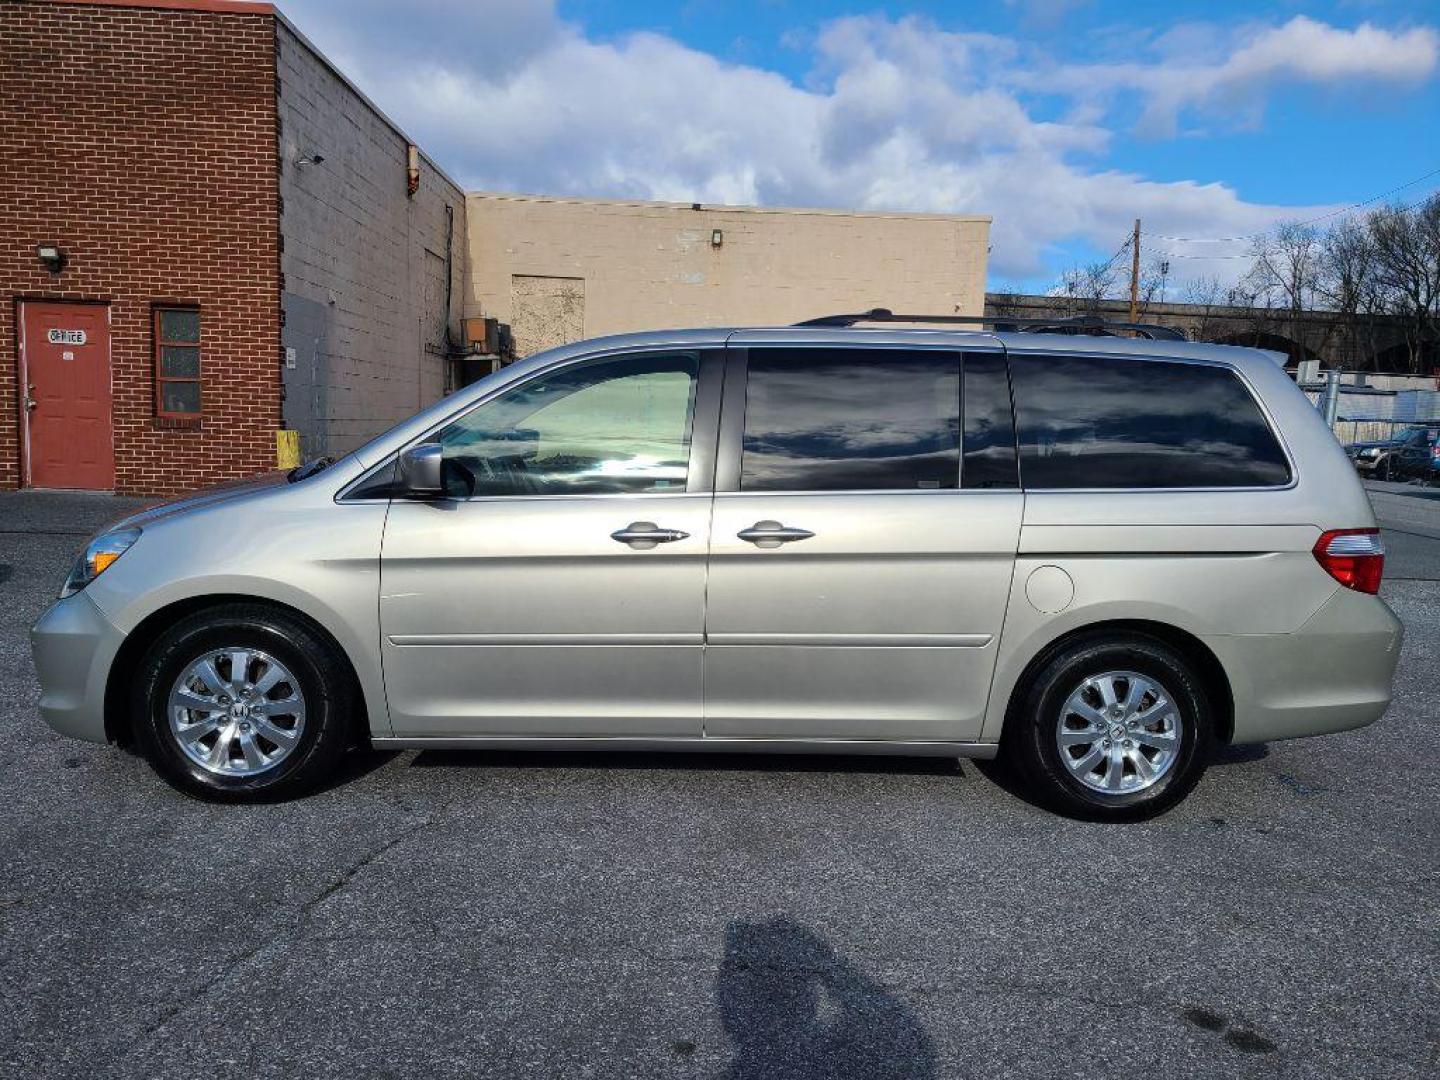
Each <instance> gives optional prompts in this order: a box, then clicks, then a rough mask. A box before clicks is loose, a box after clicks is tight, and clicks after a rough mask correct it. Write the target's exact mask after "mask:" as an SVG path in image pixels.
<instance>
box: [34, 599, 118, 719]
mask: <svg viewBox="0 0 1440 1080" xmlns="http://www.w3.org/2000/svg"><path fill="white" fill-rule="evenodd" d="M124 640H125V635H124V634H123V633H122V632H121V631H120V630H118V629H117V628H116V627H115V626H114V624H112V623H111V622H110V620H109V619H107V618H105V616H104V615H103V614H102V613H101V611H100V609H99V608H97V607H96V606H95V604H94V603H93V602H92V601H91V600H90V598H89V597H88V596H87V595H86V594H85V593H84V592H78V593H76V594H75V595H74V596H69V597H66V598H65V599H64V600H57V601H56V602H55V603H54V604H52V605H51V606H50V609H49V610H48V611H46V612H45V614H44V615H41V616H40V621H39V622H37V623H36V624H35V625H34V627H32V628H31V630H30V651H31V653H32V654H33V656H34V658H35V671H36V672H37V674H38V675H39V677H40V716H41V718H42V719H44V721H45V722H46V723H47V724H49V725H50V726H51V727H52V728H54V729H55V730H56V731H58V732H59V733H60V734H62V735H69V736H70V737H72V738H75V739H86V740H88V741H89V742H99V743H103V742H105V741H106V739H105V684H106V681H107V680H108V678H109V675H110V665H111V664H112V663H113V661H114V659H115V654H116V653H117V652H119V651H120V644H121V642H123V641H124Z"/></svg>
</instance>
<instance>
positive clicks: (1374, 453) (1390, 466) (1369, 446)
mask: <svg viewBox="0 0 1440 1080" xmlns="http://www.w3.org/2000/svg"><path fill="white" fill-rule="evenodd" d="M1430 430H1432V429H1430V428H1427V427H1424V426H1422V425H1416V424H1411V425H1410V426H1409V427H1404V428H1401V429H1399V430H1398V431H1394V432H1392V433H1391V434H1390V436H1389V438H1385V439H1374V440H1371V441H1369V442H1352V443H1346V444H1345V452H1346V453H1347V454H1349V455H1350V460H1351V461H1353V462H1354V463H1355V468H1356V470H1357V471H1358V472H1359V473H1360V475H1361V476H1365V477H1368V478H1370V479H1383V480H1389V479H1391V477H1392V476H1395V475H1398V472H1397V468H1396V467H1397V461H1396V457H1395V455H1396V454H1397V453H1398V452H1399V450H1400V449H1401V448H1402V447H1403V446H1405V444H1406V443H1408V442H1409V441H1410V440H1411V439H1412V438H1414V437H1416V436H1418V435H1420V434H1422V433H1424V432H1427V431H1430Z"/></svg>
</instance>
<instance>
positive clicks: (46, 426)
mask: <svg viewBox="0 0 1440 1080" xmlns="http://www.w3.org/2000/svg"><path fill="white" fill-rule="evenodd" d="M20 333H21V338H20V355H21V359H22V363H21V368H20V371H21V378H22V379H23V380H24V385H22V387H21V389H22V390H23V391H25V395H24V396H23V397H22V399H21V401H22V404H21V408H22V410H24V411H25V412H26V419H25V421H24V425H25V433H26V457H25V460H26V463H27V470H26V471H27V482H28V483H29V484H30V485H31V486H33V487H46V488H89V489H93V490H97V491H106V490H109V489H110V488H113V487H114V486H115V444H114V439H113V434H112V431H111V425H110V309H109V308H108V307H107V306H106V305H104V304H64V303H42V302H38V301H22V302H21V304H20Z"/></svg>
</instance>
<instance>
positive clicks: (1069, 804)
mask: <svg viewBox="0 0 1440 1080" xmlns="http://www.w3.org/2000/svg"><path fill="white" fill-rule="evenodd" d="M1019 694H1020V696H1019V698H1018V699H1017V702H1016V706H1015V708H1014V709H1013V710H1012V714H1011V716H1010V717H1009V718H1008V720H1007V722H1006V725H1005V735H1004V738H1003V740H1002V742H1003V747H1002V748H1003V751H1004V753H1005V755H1006V757H1007V758H1008V760H1009V761H1010V763H1011V764H1012V765H1013V766H1014V767H1015V769H1016V771H1017V772H1018V773H1019V775H1020V777H1021V778H1022V780H1023V781H1024V783H1025V786H1026V788H1027V790H1028V791H1029V792H1030V793H1031V794H1032V796H1033V797H1035V798H1036V799H1038V800H1039V801H1040V802H1042V803H1043V804H1045V805H1046V806H1048V807H1050V808H1051V809H1053V810H1055V811H1057V812H1058V813H1061V814H1064V815H1066V816H1067V817H1075V818H1081V819H1084V820H1089V821H1139V820H1143V819H1146V818H1151V817H1155V816H1156V815H1158V814H1163V813H1164V812H1165V811H1167V810H1169V809H1170V808H1171V807H1172V806H1174V805H1175V804H1176V803H1178V802H1179V801H1180V800H1181V799H1183V798H1184V797H1185V796H1186V795H1188V794H1189V793H1190V790H1191V789H1192V788H1193V787H1194V786H1195V784H1196V783H1197V782H1198V781H1199V779H1200V777H1201V775H1202V774H1203V773H1204V771H1205V766H1206V764H1207V763H1208V762H1209V759H1210V754H1211V749H1212V747H1213V745H1214V741H1215V721H1214V711H1213V709H1212V707H1211V705H1210V702H1209V700H1208V699H1207V697H1206V695H1205V689H1204V684H1203V683H1202V681H1201V680H1200V679H1199V678H1198V677H1197V676H1196V674H1195V672H1194V669H1193V668H1191V666H1190V665H1189V664H1188V663H1187V662H1186V660H1185V658H1184V657H1183V656H1181V655H1180V654H1179V653H1178V652H1176V651H1175V650H1174V649H1172V648H1171V647H1170V646H1168V645H1166V644H1165V643H1164V642H1162V641H1160V640H1158V639H1156V638H1151V637H1147V636H1144V635H1140V634H1135V635H1128V634H1127V635H1123V636H1117V635H1107V636H1103V637H1102V636H1097V637H1090V638H1081V639H1079V640H1077V641H1074V642H1071V643H1070V644H1068V645H1065V646H1063V647H1062V648H1061V649H1059V650H1058V651H1056V652H1055V653H1054V654H1053V655H1051V656H1049V657H1047V658H1046V659H1045V660H1044V661H1043V662H1042V664H1041V665H1040V666H1039V667H1038V668H1037V669H1036V670H1034V671H1033V672H1032V673H1031V674H1030V676H1029V677H1028V680H1027V682H1026V683H1025V684H1024V685H1022V686H1021V687H1020V688H1019Z"/></svg>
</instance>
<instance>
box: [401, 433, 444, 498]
mask: <svg viewBox="0 0 1440 1080" xmlns="http://www.w3.org/2000/svg"><path fill="white" fill-rule="evenodd" d="M443 456H444V450H443V448H442V447H441V446H440V444H439V443H421V444H420V445H419V446H412V447H410V448H409V449H407V450H404V451H402V452H401V454H400V483H401V486H403V487H404V489H405V493H406V494H407V495H421V496H427V495H439V494H440V493H441V491H443V490H444V485H443V484H442V483H441V482H440V462H441V459H442V458H443Z"/></svg>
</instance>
